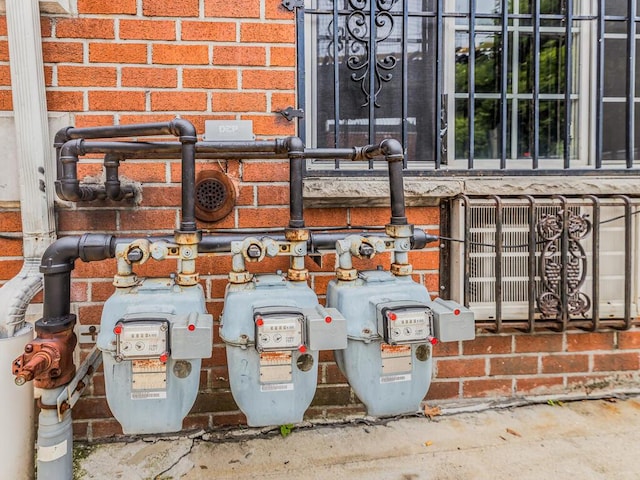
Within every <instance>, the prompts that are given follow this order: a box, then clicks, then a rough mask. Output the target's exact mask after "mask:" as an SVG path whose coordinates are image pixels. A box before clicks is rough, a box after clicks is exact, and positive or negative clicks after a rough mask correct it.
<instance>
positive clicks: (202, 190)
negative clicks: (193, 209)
mask: <svg viewBox="0 0 640 480" xmlns="http://www.w3.org/2000/svg"><path fill="white" fill-rule="evenodd" d="M228 194H229V192H228V191H227V187H226V186H225V185H224V184H223V183H222V182H220V181H218V180H217V179H214V178H208V179H206V180H203V181H202V182H200V183H199V184H198V187H197V188H196V201H197V202H198V206H199V207H200V208H202V209H203V210H210V211H211V210H217V209H219V208H220V207H221V206H222V204H223V203H224V202H225V200H226V199H227V195H228Z"/></svg>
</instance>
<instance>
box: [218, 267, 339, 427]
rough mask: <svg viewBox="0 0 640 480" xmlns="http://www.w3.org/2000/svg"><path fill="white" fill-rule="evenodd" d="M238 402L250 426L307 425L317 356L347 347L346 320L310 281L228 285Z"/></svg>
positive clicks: (258, 279) (230, 354)
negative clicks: (325, 305) (320, 300)
mask: <svg viewBox="0 0 640 480" xmlns="http://www.w3.org/2000/svg"><path fill="white" fill-rule="evenodd" d="M220 323H221V325H220V336H221V337H222V340H223V341H224V342H225V344H226V350H227V364H228V367H229V383H230V385H231V393H232V394H233V398H234V400H235V401H236V403H237V404H238V407H240V410H242V412H243V413H244V414H245V415H246V417H247V423H248V425H250V426H254V427H257V426H266V425H283V424H288V423H297V422H300V421H302V417H303V415H304V412H305V410H306V409H307V408H308V407H309V405H310V404H311V400H312V399H313V396H314V394H315V390H316V383H317V377H318V351H319V350H333V349H340V348H345V347H346V346H347V331H346V322H345V320H344V317H343V316H342V315H341V314H340V312H338V311H337V310H335V309H331V308H327V309H325V308H323V307H322V306H320V305H319V304H318V298H317V297H316V294H315V293H314V291H313V290H312V289H311V288H309V287H308V286H307V284H306V282H292V281H289V280H287V279H286V278H284V277H283V276H282V275H256V276H255V277H253V279H252V280H251V281H250V282H249V283H244V284H229V285H228V286H227V291H226V293H225V299H224V311H223V313H222V317H221V320H220Z"/></svg>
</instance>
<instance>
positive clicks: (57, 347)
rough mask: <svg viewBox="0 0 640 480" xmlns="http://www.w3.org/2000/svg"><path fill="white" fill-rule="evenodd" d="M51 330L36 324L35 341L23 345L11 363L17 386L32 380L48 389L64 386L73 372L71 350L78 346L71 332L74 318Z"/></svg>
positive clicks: (37, 385)
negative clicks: (22, 351)
mask: <svg viewBox="0 0 640 480" xmlns="http://www.w3.org/2000/svg"><path fill="white" fill-rule="evenodd" d="M60 325H61V326H60V327H50V326H47V325H45V323H44V322H43V321H42V319H41V320H38V321H37V322H36V325H35V326H36V328H35V330H36V335H37V336H36V338H35V339H33V340H32V341H31V342H29V343H28V344H27V345H25V348H24V351H25V353H23V354H22V355H20V356H19V357H18V358H16V359H15V360H14V361H13V367H12V372H13V374H14V375H15V376H16V378H15V383H16V385H24V384H25V383H26V382H29V381H31V380H33V383H34V385H35V386H36V387H38V388H45V389H51V388H56V387H59V386H62V385H65V384H67V383H69V382H70V381H71V379H72V378H73V376H74V375H75V373H76V366H75V365H74V363H73V350H74V349H75V347H76V344H77V343H78V339H77V338H76V334H75V333H74V332H73V326H74V325H75V315H69V321H68V322H67V323H66V324H60Z"/></svg>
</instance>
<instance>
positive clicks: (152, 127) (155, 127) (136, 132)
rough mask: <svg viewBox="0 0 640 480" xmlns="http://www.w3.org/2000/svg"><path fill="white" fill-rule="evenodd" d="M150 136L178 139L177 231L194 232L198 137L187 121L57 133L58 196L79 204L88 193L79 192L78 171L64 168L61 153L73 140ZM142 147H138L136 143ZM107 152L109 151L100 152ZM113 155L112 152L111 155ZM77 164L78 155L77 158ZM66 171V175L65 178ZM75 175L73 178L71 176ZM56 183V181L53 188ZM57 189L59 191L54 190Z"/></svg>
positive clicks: (90, 128) (69, 130)
mask: <svg viewBox="0 0 640 480" xmlns="http://www.w3.org/2000/svg"><path fill="white" fill-rule="evenodd" d="M153 135H174V136H177V137H179V140H180V145H181V148H180V150H181V153H182V218H181V221H180V230H181V231H183V232H195V231H196V230H197V229H196V215H195V212H196V208H195V186H196V162H195V143H196V142H197V140H198V138H197V136H196V129H195V127H194V126H193V124H192V123H191V122H189V121H187V120H183V119H180V118H176V119H174V120H171V121H170V122H164V123H148V124H140V125H113V126H107V127H87V128H74V127H68V128H65V129H62V130H60V131H58V133H57V134H56V136H55V140H54V146H55V147H56V150H57V162H56V164H57V173H58V175H57V176H58V179H61V180H60V192H59V193H58V195H59V196H60V197H61V198H63V199H65V200H72V201H78V198H77V196H78V194H80V200H83V199H82V197H81V196H82V194H83V193H84V194H87V193H88V192H87V191H86V190H84V191H83V190H82V189H80V188H79V185H78V176H77V168H76V166H75V165H73V168H72V169H69V168H67V169H65V168H64V163H65V162H64V150H65V146H66V145H67V144H68V143H69V141H72V140H74V139H76V140H78V141H79V142H81V141H82V139H90V138H117V137H120V138H123V137H136V136H153ZM139 145H141V144H139ZM102 153H108V152H102ZM112 153H115V152H112ZM75 158H76V162H75V163H77V155H76V157H75ZM67 161H68V162H72V163H73V157H67ZM64 170H67V172H66V173H67V175H64ZM74 173H75V175H74ZM65 183H66V184H67V185H69V187H68V190H71V191H70V192H68V191H67V193H70V194H71V198H65V196H64V190H63V186H64V184H65ZM57 186H58V182H56V187H57ZM56 190H58V188H56Z"/></svg>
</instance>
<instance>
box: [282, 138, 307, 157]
mask: <svg viewBox="0 0 640 480" xmlns="http://www.w3.org/2000/svg"><path fill="white" fill-rule="evenodd" d="M285 142H286V147H287V152H288V153H289V157H295V158H302V157H304V142H303V141H302V139H300V137H288V138H287V139H286V140H285Z"/></svg>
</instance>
